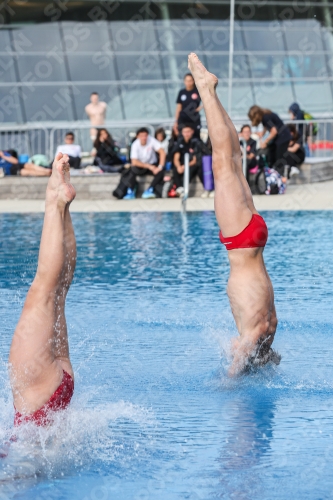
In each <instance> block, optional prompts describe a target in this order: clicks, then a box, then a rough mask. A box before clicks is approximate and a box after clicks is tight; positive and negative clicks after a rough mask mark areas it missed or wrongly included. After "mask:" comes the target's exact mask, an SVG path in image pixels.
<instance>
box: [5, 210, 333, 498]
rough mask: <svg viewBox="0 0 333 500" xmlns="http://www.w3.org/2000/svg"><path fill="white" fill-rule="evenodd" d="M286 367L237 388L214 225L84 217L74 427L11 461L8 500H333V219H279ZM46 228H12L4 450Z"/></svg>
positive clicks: (271, 251) (22, 223)
mask: <svg viewBox="0 0 333 500" xmlns="http://www.w3.org/2000/svg"><path fill="white" fill-rule="evenodd" d="M263 215H264V216H265V219H266V222H267V224H268V227H269V240H268V245H267V247H266V249H265V260H266V264H267V268H268V271H269V273H270V275H271V277H272V281H273V285H274V289H275V297H276V307H277V313H278V317H279V326H278V331H277V335H276V341H275V348H276V349H277V350H278V351H279V352H280V354H281V355H282V361H281V364H280V366H278V367H276V366H274V367H272V366H267V367H265V368H264V369H261V370H260V371H257V372H255V373H251V374H249V375H248V376H243V377H241V378H239V379H236V380H230V379H228V377H227V376H226V369H227V366H228V346H229V341H230V338H231V337H232V336H234V335H235V334H236V330H235V326H234V323H233V319H232V316H231V313H230V308H229V304H228V300H227V296H226V293H225V287H226V282H227V279H228V273H229V266H228V261H227V254H226V251H225V250H224V248H223V247H222V246H221V245H220V243H219V239H218V228H217V224H216V221H215V217H214V214H213V213H212V212H209V211H204V212H197V213H189V214H187V215H186V216H184V217H182V215H181V214H180V213H121V214H119V213H104V214H93V213H90V214H89V213H86V214H76V213H75V214H74V215H73V222H74V227H75V232H76V236H77V242H78V263H77V270H76V273H75V278H74V283H73V286H72V288H71V289H70V292H69V295H68V304H67V320H68V327H69V338H70V349H71V354H72V361H73V366H74V370H75V373H76V392H75V395H74V398H73V402H72V405H71V407H70V409H69V410H68V412H67V413H66V415H65V417H64V419H62V420H61V421H60V422H58V423H57V424H56V425H55V427H54V428H53V429H52V430H40V431H39V432H38V434H37V436H34V439H33V440H32V438H30V437H29V436H28V437H27V436H26V437H25V438H24V437H21V439H19V441H18V442H17V443H14V444H13V445H12V447H11V449H10V453H9V456H8V457H7V458H6V459H2V460H1V459H0V499H2V498H4V499H6V500H7V499H12V500H23V499H24V500H102V499H103V500H111V499H112V500H113V499H117V500H118V499H120V500H150V499H151V500H156V499H158V500H183V499H190V500H213V499H225V500H234V499H236V500H257V499H260V500H290V499H293V500H321V499H331V498H333V473H332V461H333V376H332V375H333V343H332V336H333V319H332V290H333V238H332V225H333V212H331V211H299V212H297V211H267V212H264V213H263ZM41 227H42V214H21V215H19V214H1V215H0V232H1V236H2V237H1V243H0V320H1V323H0V324H1V336H0V348H1V351H0V352H1V363H0V380H1V384H0V442H4V441H5V440H6V439H7V438H8V436H10V435H11V432H12V429H11V423H12V418H13V407H12V399H11V394H10V389H9V385H8V379H7V368H6V361H7V356H8V350H9V346H10V341H11V336H12V333H13V329H14V328H15V324H16V322H17V320H18V317H19V314H20V311H21V308H22V303H23V300H24V297H25V294H26V292H27V289H28V286H29V284H30V282H31V280H32V278H33V275H34V272H35V268H36V262H37V254H38V247H39V238H40V232H41Z"/></svg>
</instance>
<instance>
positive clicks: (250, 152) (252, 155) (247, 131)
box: [240, 125, 258, 178]
mask: <svg viewBox="0 0 333 500" xmlns="http://www.w3.org/2000/svg"><path fill="white" fill-rule="evenodd" d="M240 137H241V138H243V139H245V141H246V164H247V176H246V177H247V178H248V175H249V172H250V171H251V170H252V169H253V168H255V167H256V166H257V165H258V162H257V159H256V156H257V141H255V140H254V139H252V137H251V127H250V125H243V126H242V128H241V131H240ZM241 147H242V153H243V144H242V143H241Z"/></svg>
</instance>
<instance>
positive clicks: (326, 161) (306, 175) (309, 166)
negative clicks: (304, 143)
mask: <svg viewBox="0 0 333 500" xmlns="http://www.w3.org/2000/svg"><path fill="white" fill-rule="evenodd" d="M300 170H301V171H300V174H299V175H295V176H293V177H292V178H291V179H290V185H293V184H313V183H314V182H323V181H330V180H332V179H333V158H306V160H305V162H304V163H303V165H302V167H301V169H300Z"/></svg>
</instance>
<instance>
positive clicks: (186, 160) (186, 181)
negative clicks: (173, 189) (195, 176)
mask: <svg viewBox="0 0 333 500" xmlns="http://www.w3.org/2000/svg"><path fill="white" fill-rule="evenodd" d="M189 184H190V155H189V153H185V155H184V196H183V199H182V206H183V210H184V212H186V201H187V198H188V191H189Z"/></svg>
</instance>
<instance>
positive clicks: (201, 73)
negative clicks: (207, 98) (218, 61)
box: [188, 52, 218, 95]
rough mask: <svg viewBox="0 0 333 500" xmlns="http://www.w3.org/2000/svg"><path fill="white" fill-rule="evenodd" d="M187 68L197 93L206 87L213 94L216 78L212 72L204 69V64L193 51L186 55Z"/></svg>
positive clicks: (216, 82)
mask: <svg viewBox="0 0 333 500" xmlns="http://www.w3.org/2000/svg"><path fill="white" fill-rule="evenodd" d="M188 68H189V70H190V71H191V73H192V75H193V78H194V81H195V84H196V86H197V89H198V91H199V94H200V92H202V91H203V90H205V89H207V90H208V91H209V93H210V94H211V95H214V94H215V88H216V86H217V84H218V79H217V77H216V76H215V75H213V73H209V71H207V70H206V68H205V66H204V65H203V64H202V62H201V61H200V59H199V57H198V56H197V55H196V54H194V52H191V54H190V55H189V56H188Z"/></svg>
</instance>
